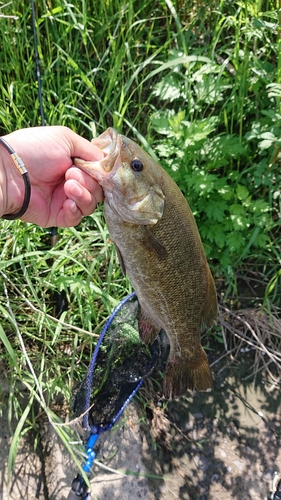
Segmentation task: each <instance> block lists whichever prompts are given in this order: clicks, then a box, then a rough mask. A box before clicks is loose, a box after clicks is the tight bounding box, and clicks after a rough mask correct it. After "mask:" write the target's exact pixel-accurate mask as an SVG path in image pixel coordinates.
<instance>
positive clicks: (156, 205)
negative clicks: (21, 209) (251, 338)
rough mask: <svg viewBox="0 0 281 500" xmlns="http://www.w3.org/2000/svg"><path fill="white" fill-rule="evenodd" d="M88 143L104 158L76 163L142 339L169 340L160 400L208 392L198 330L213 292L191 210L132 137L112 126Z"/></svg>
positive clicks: (211, 315) (207, 320)
mask: <svg viewBox="0 0 281 500" xmlns="http://www.w3.org/2000/svg"><path fill="white" fill-rule="evenodd" d="M93 143H94V144H95V145H96V146H98V147H99V148H100V149H102V150H103V152H104V155H105V157H104V159H103V160H99V161H93V162H90V161H83V160H81V159H79V158H75V160H74V163H75V164H76V166H78V167H80V168H81V169H82V170H84V171H86V172H87V173H89V174H90V175H91V176H92V177H94V178H95V179H96V180H97V181H98V182H99V183H100V184H101V186H102V187H103V190H104V212H105V218H106V222H107V226H108V230H109V234H110V237H111V239H112V241H113V242H114V244H115V246H116V249H117V253H118V257H119V261H120V265H121V267H122V270H123V272H124V273H126V274H127V275H128V277H129V278H130V280H131V282H132V284H133V287H134V289H135V291H136V294H137V297H138V300H139V304H140V317H139V331H140V337H141V340H142V341H143V342H144V343H151V342H153V341H154V339H155V338H156V336H157V335H158V333H159V331H160V330H161V329H163V330H164V331H165V333H166V334H167V336H168V338H169V341H170V353H169V358H168V361H167V367H166V373H165V379H164V393H165V396H166V397H171V398H176V397H179V396H182V395H184V394H185V393H186V391H187V389H194V388H196V389H198V390H207V389H211V388H212V387H213V378H212V374H211V371H210V367H209V364H208V360H207V356H206V353H205V351H204V350H203V348H202V345H201V340H200V337H201V334H200V332H201V328H202V324H204V325H205V326H206V327H210V326H212V324H213V323H214V322H215V320H216V317H217V298H216V289H215V284H214V280H213V277H212V275H211V271H210V268H209V266H208V263H207V259H206V256H205V253H204V249H203V245H202V242H201V238H200V235H199V232H198V229H197V226H196V222H195V220H194V217H193V214H192V212H191V210H190V208H189V205H188V203H187V201H186V199H185V198H184V196H183V194H182V193H181V191H180V189H179V188H178V186H177V185H176V183H175V182H174V181H173V179H172V178H171V177H170V176H169V174H168V173H167V172H166V171H165V170H164V169H162V167H160V165H158V164H157V163H156V162H155V161H154V160H153V159H152V158H151V157H150V156H149V155H148V154H147V153H146V152H145V151H143V150H142V148H141V147H140V146H138V145H137V144H136V143H135V142H134V141H132V140H131V139H128V138H127V137H125V136H123V135H120V134H118V132H117V131H116V130H114V129H112V128H109V129H108V130H106V132H104V133H103V134H101V135H100V136H99V137H97V138H96V139H94V140H93Z"/></svg>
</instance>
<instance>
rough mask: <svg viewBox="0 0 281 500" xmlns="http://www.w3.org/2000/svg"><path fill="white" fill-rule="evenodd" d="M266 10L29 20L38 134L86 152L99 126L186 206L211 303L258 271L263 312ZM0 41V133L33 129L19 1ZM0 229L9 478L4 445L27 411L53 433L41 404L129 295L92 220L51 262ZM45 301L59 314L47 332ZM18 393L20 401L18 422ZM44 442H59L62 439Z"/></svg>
mask: <svg viewBox="0 0 281 500" xmlns="http://www.w3.org/2000/svg"><path fill="white" fill-rule="evenodd" d="M39 3H40V2H39ZM37 4H38V2H37ZM277 8H278V5H276V4H275V2H273V1H269V0H268V1H265V2H261V1H258V0H255V1H244V2H230V1H228V0H221V2H215V1H213V2H208V6H207V7H206V3H205V2H200V1H199V0H198V1H195V0H194V1H192V0H189V1H187V0H178V1H177V2H175V1H173V2H172V1H171V0H166V1H165V0H160V1H159V2H157V3H155V4H153V3H152V2H150V1H148V0H145V1H142V2H140V1H136V0H135V1H133V0H129V1H128V2H122V1H120V0H117V1H114V2H113V1H112V0H106V1H104V2H97V1H96V2H94V1H91V0H90V1H87V2H86V1H83V0H80V1H77V2H73V3H69V2H67V1H63V0H56V1H54V2H48V3H45V2H41V3H40V5H37V6H36V19H37V37H38V50H39V56H40V71H41V79H42V97H43V107H44V114H45V120H46V124H48V125H52V124H60V125H67V126H69V127H71V128H72V129H73V130H75V131H77V132H78V133H80V134H81V135H83V136H85V137H87V138H91V136H92V128H91V123H92V122H94V124H95V128H96V131H97V134H99V133H101V132H103V131H104V130H105V129H106V128H107V127H108V126H114V127H115V128H117V129H118V130H119V131H122V132H123V133H125V134H128V135H130V137H132V138H134V137H135V138H136V139H137V140H138V141H139V142H140V143H142V145H143V146H144V148H146V149H147V150H148V151H149V152H150V153H151V154H153V155H154V156H155V157H158V158H160V160H161V164H162V165H163V166H164V167H165V168H166V169H167V170H168V171H169V172H170V173H171V175H172V176H173V177H174V178H175V180H176V181H177V183H178V184H179V186H180V187H181V189H182V190H183V192H184V193H185V194H186V196H187V198H188V200H189V202H190V205H191V208H192V210H193V211H194V214H195V217H196V219H197V222H198V226H199V230H200V232H201V235H202V238H203V242H204V245H205V248H206V252H207V255H208V257H209V259H210V263H211V267H212V270H213V272H214V274H215V276H216V278H217V279H218V284H219V286H220V290H222V291H223V292H224V294H225V295H226V296H227V297H229V298H231V299H233V297H235V298H237V293H238V292H237V276H238V275H239V273H240V274H245V275H246V274H247V273H248V272H252V273H255V272H258V275H259V276H261V277H262V278H261V279H262V281H263V286H264V290H265V295H264V299H263V300H264V304H265V305H266V307H267V308H268V304H269V305H270V304H272V305H274V306H278V305H279V306H280V279H281V276H280V249H281V240H280V212H281V201H280V200H281V192H280V182H281V177H280V158H279V151H280V147H281V143H280V136H281V129H280V118H281V116H280V96H281V91H280V83H281V82H280V67H281V56H280V37H279V34H280V24H279V23H280V19H279V18H278V16H277ZM4 16H5V17H4ZM0 38H1V44H2V48H1V51H0V66H1V72H0V133H1V134H5V133H8V132H11V131H13V130H15V129H18V128H21V127H30V126H35V125H40V123H41V118H40V110H39V102H38V95H37V81H36V72H35V62H34V47H33V31H32V22H31V9H30V7H29V5H28V3H27V2H23V1H22V0H14V1H13V2H12V3H10V4H7V5H4V3H3V2H2V3H0ZM1 228H2V235H1V236H2V237H1V243H0V254H1V260H0V262H1V263H0V271H1V276H0V286H1V296H0V313H1V319H2V321H1V327H0V339H1V341H2V346H1V347H0V366H1V369H2V371H3V373H4V376H6V378H7V380H9V381H10V382H9V383H10V398H9V408H10V410H9V416H10V417H9V418H10V420H11V419H12V414H14V415H16V416H17V417H18V418H19V427H18V432H17V433H16V434H15V436H16V437H15V439H14V442H13V446H12V451H11V456H10V462H9V463H10V469H11V467H12V463H13V459H14V457H15V453H16V447H17V444H18V439H19V437H20V436H21V435H22V434H23V433H24V432H25V430H26V429H27V428H28V427H29V426H32V425H34V426H35V427H36V425H37V420H36V419H37V417H36V415H35V416H34V415H33V413H32V412H31V411H30V409H31V407H32V405H31V402H32V401H33V400H36V401H37V404H38V405H39V407H41V408H43V410H44V412H45V413H46V414H47V415H48V416H49V418H50V419H51V420H54V419H57V417H55V416H54V415H55V414H54V412H53V406H52V405H53V402H54V401H55V400H56V399H57V398H59V397H60V398H61V397H62V398H63V399H64V400H65V401H66V402H69V401H70V398H71V390H72V387H73V384H75V383H76V382H77V381H78V380H79V379H81V378H82V376H83V374H84V373H85V370H86V367H87V365H88V362H89V358H90V356H91V353H92V350H93V346H94V345H95V341H96V336H95V335H96V334H97V333H98V332H99V331H100V329H101V327H102V325H103V324H104V321H105V319H106V318H107V317H108V315H109V314H110V312H111V311H112V308H113V307H114V306H115V305H116V304H117V303H118V302H119V301H120V299H121V298H122V297H124V296H125V295H126V294H127V293H128V292H129V291H130V284H129V283H128V281H127V280H126V279H125V278H124V277H123V276H122V274H121V271H120V269H119V266H118V263H117V259H116V254H115V251H114V249H113V247H112V244H111V243H110V241H109V237H108V233H107V230H106V228H105V225H104V220H103V215H102V212H101V211H99V210H98V211H96V213H95V214H94V215H93V216H91V217H88V218H85V220H84V221H83V222H82V223H81V225H80V226H79V227H78V228H73V229H65V230H61V231H60V240H59V243H58V244H57V246H56V247H54V248H53V249H51V248H50V238H49V236H48V234H47V232H46V231H45V230H42V229H40V228H38V227H35V226H32V225H29V224H24V223H20V222H7V221H2V223H1ZM5 290H6V292H5ZM55 291H59V292H62V291H64V292H65V294H66V297H67V301H68V309H67V311H65V312H63V314H62V316H61V318H60V319H59V320H57V319H56V318H54V317H53V305H52V303H51V299H52V294H53V293H54V292H55ZM225 295H224V296H225ZM21 343H22V346H21ZM23 346H24V349H23ZM25 350H26V351H25ZM27 356H28V359H27ZM30 366H32V370H33V374H32V373H31V371H30ZM19 381H20V383H21V384H22V385H23V386H24V387H25V388H26V389H27V391H28V393H29V395H30V397H29V404H28V406H27V407H26V408H28V409H27V410H24V411H25V412H26V413H24V417H23V416H22V417H21V415H22V394H21V387H22V386H19V384H18V383H19ZM40 394H41V395H40ZM42 396H43V397H42ZM0 408H1V403H0ZM58 429H59V430H58ZM57 430H58V432H59V433H60V436H61V438H62V439H63V441H64V442H65V443H67V442H68V441H69V439H70V436H69V432H70V431H66V429H65V428H57Z"/></svg>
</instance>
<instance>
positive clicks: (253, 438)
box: [0, 354, 281, 500]
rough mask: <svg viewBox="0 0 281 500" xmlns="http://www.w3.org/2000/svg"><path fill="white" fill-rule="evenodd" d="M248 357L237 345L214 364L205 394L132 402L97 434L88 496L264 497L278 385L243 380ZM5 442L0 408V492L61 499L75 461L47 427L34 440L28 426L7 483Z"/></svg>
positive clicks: (164, 499) (275, 458) (279, 420)
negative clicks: (233, 357) (237, 352)
mask: <svg viewBox="0 0 281 500" xmlns="http://www.w3.org/2000/svg"><path fill="white" fill-rule="evenodd" d="M251 363H252V361H251V357H250V354H248V355H242V354H241V358H240V360H239V361H234V362H231V361H230V359H229V358H225V359H224V361H223V362H221V363H218V364H216V365H215V366H214V372H215V374H216V378H215V388H214V390H213V391H212V392H211V393H207V394H206V393H195V394H190V395H188V396H187V397H185V398H181V399H180V400H178V401H170V402H168V403H167V402H166V401H161V400H160V401H157V400H155V401H154V403H150V405H148V406H147V407H146V408H144V406H143V403H139V402H138V401H137V400H136V401H135V402H134V403H131V405H130V406H129V408H128V410H127V412H126V414H125V415H124V416H123V417H122V418H121V420H120V421H119V422H118V424H116V426H115V427H114V428H113V429H112V431H111V432H107V433H105V434H103V435H102V436H101V437H100V438H99V440H98V443H97V446H96V450H97V461H96V463H95V465H94V467H93V469H92V477H91V489H92V499H94V500H115V499H122V500H135V499H147V500H150V499H155V500H156V499H157V500H172V499H180V500H218V499H219V500H230V499H232V500H267V499H268V498H269V493H270V487H271V483H272V477H273V473H274V472H275V471H278V472H281V445H280V443H281V441H280V438H281V398H280V388H279V389H278V388H276V387H274V386H273V385H272V384H271V382H270V381H268V380H267V379H266V377H265V376H264V375H262V374H259V378H258V379H257V380H256V381H255V382H254V381H253V380H251V379H247V376H248V375H249V374H250V373H251ZM245 379H246V380H245ZM144 391H146V389H144ZM5 418H6V420H5ZM10 442H11V437H10V431H9V429H8V428H7V415H6V416H5V411H4V413H3V417H2V420H1V425H0V500H20V499H22V498H28V500H33V499H34V500H35V499H38V500H66V499H67V496H68V492H69V490H70V487H71V482H72V479H73V478H74V477H75V475H76V473H77V466H75V464H73V463H72V461H71V460H70V458H69V455H68V453H67V452H66V451H65V449H64V447H63V445H62V444H61V443H60V442H59V440H58V438H57V436H56V435H54V433H53V431H52V430H51V429H49V428H48V427H45V430H44V432H42V434H41V436H40V439H39V441H38V442H37V441H36V443H37V444H36V446H34V443H35V437H34V434H32V433H27V434H26V435H25V437H24V438H23V440H22V442H21V446H20V449H19V452H18V457H17V461H16V467H15V471H14V474H13V476H12V478H11V481H10V484H9V486H7V484H6V476H7V456H8V449H9V445H10ZM34 448H35V450H34ZM98 462H100V463H102V464H104V465H105V466H107V467H110V469H111V470H110V471H108V470H104V469H102V468H101V466H100V465H98ZM112 469H117V470H118V471H121V472H122V473H126V474H129V475H126V476H124V475H120V474H118V475H117V474H116V473H114V472H112Z"/></svg>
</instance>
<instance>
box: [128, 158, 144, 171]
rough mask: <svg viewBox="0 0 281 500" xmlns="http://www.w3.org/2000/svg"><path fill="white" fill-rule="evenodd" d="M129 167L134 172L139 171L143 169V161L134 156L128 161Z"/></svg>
mask: <svg viewBox="0 0 281 500" xmlns="http://www.w3.org/2000/svg"><path fill="white" fill-rule="evenodd" d="M130 167H131V169H132V170H133V171H134V172H141V171H142V170H143V163H142V161H140V160H139V159H138V158H134V159H133V160H132V161H131V163H130Z"/></svg>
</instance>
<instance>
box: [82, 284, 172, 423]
mask: <svg viewBox="0 0 281 500" xmlns="http://www.w3.org/2000/svg"><path fill="white" fill-rule="evenodd" d="M138 316H139V303H138V299H137V296H136V294H135V293H132V294H131V295H129V296H128V297H126V298H125V299H124V300H123V301H122V302H121V303H120V304H119V305H118V307H117V308H116V309H115V311H114V312H113V313H112V315H111V316H110V318H109V320H108V321H107V323H106V325H105V327H104V328H103V330H102V332H101V335H100V337H99V340H98V343H97V346H96V348H95V351H94V354H93V357H92V360H91V363H90V365H89V368H88V371H87V373H86V375H85V377H84V379H83V381H82V383H81V384H80V385H79V387H78V388H77V389H76V390H75V394H74V402H73V412H74V415H75V416H76V417H79V416H81V415H83V414H84V416H83V427H84V428H85V429H87V430H88V431H90V432H101V431H103V430H107V429H108V428H109V427H111V426H112V425H113V424H114V422H115V421H116V420H117V418H118V417H119V416H120V414H121V413H122V412H123V410H124V408H125V407H126V406H127V404H128V403H129V402H130V400H131V399H132V397H133V396H134V394H135V393H136V391H137V390H138V389H139V387H140V385H141V384H142V383H143V381H144V380H145V379H146V378H147V377H149V376H150V375H151V374H152V373H154V372H155V371H156V370H157V369H160V366H161V364H162V363H163V359H164V358H166V356H165V352H166V349H167V346H166V342H165V339H164V337H163V334H161V335H159V336H158V337H157V339H156V340H155V342H154V343H153V344H152V345H150V346H146V345H144V344H142V343H141V341H140V338H139V330H138ZM85 412H86V413H85Z"/></svg>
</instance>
